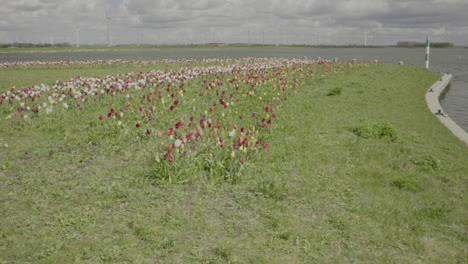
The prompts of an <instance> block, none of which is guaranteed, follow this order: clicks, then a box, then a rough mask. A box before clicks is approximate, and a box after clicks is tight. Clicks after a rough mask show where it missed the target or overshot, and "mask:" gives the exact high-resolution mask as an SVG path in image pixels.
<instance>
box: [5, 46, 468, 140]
mask: <svg viewBox="0 0 468 264" xmlns="http://www.w3.org/2000/svg"><path fill="white" fill-rule="evenodd" d="M424 54H425V49H424V48H366V49H361V48H355V49H354V48H346V49H338V48H337V49H334V48H333V49H325V48H324V49H312V48H237V49H224V48H219V49H173V50H170V49H162V50H127V51H92V52H91V51H84V52H47V53H40V52H37V53H0V62H7V61H8V62H12V61H34V60H43V61H57V60H109V59H123V60H138V59H157V58H170V59H179V58H215V57H234V58H240V57H284V58H291V57H304V56H306V57H308V58H317V57H321V58H323V59H334V58H338V59H339V60H340V61H351V60H352V59H357V60H358V61H373V60H378V61H379V62H380V63H388V64H397V63H398V62H400V61H403V62H404V64H406V65H413V66H418V67H424ZM430 69H431V70H432V71H434V72H450V73H452V74H453V76H454V78H453V80H452V83H451V85H450V88H449V89H448V90H447V92H446V93H445V94H444V95H443V96H442V97H441V104H442V107H443V108H444V110H445V112H446V113H447V114H448V115H449V116H450V117H451V118H452V119H453V120H454V121H455V122H457V123H458V124H459V125H460V126H461V127H462V128H463V129H464V130H465V131H468V49H463V48H454V49H431V60H430Z"/></svg>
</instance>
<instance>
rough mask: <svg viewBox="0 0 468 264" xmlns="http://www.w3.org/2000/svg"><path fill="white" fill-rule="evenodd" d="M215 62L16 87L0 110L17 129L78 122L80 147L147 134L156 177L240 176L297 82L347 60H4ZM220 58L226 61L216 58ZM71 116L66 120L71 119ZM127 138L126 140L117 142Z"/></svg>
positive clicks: (332, 69)
mask: <svg viewBox="0 0 468 264" xmlns="http://www.w3.org/2000/svg"><path fill="white" fill-rule="evenodd" d="M161 62H164V63H193V62H195V63H200V62H201V63H205V64H206V63H217V64H218V65H215V66H206V67H185V68H180V69H176V70H165V71H151V72H146V73H143V72H137V73H136V72H131V73H127V74H119V75H107V76H94V77H81V76H76V77H74V78H72V79H71V80H68V81H59V80H57V81H56V82H55V83H54V84H53V85H46V84H38V85H34V86H31V87H21V88H11V89H10V90H8V91H6V92H4V93H2V94H1V95H0V114H2V115H3V116H4V118H6V119H8V123H9V127H10V128H11V129H12V130H13V131H14V130H15V129H16V130H21V129H28V128H35V129H44V128H45V127H47V128H50V127H53V126H54V124H55V123H57V122H59V120H66V122H67V123H70V124H74V125H79V126H80V131H82V132H83V131H84V133H83V134H82V136H81V137H80V138H79V139H77V140H80V141H82V145H84V144H91V145H100V146H101V145H105V146H109V145H115V144H116V143H117V142H126V144H132V143H141V142H144V144H145V146H147V147H148V146H151V147H150V149H151V153H152V159H153V162H152V170H151V172H150V174H151V176H152V177H155V178H158V179H164V180H169V181H170V182H180V181H186V180H188V179H190V178H191V177H192V174H193V171H194V169H195V171H205V172H207V173H208V174H209V175H211V176H213V177H222V178H223V179H227V180H235V181H236V180H238V177H240V175H241V173H240V172H241V170H242V168H243V167H244V166H245V164H246V163H248V162H249V160H250V159H255V158H256V156H257V153H258V152H259V151H263V150H264V149H267V148H268V146H269V141H268V139H269V138H270V137H272V136H274V134H275V127H276V126H277V125H278V124H277V123H278V121H277V119H278V116H280V115H281V108H282V107H285V105H287V99H288V96H289V95H290V94H291V93H294V92H295V91H296V90H297V89H299V88H300V89H306V88H307V85H306V82H305V81H304V80H307V81H310V80H313V78H314V76H315V77H317V76H318V77H321V76H323V75H325V74H327V73H330V72H335V71H336V70H337V69H339V68H341V67H351V66H352V65H353V64H347V65H344V64H337V63H334V62H332V61H324V60H319V61H315V60H308V59H298V58H295V59H271V58H245V59H205V60H164V61H132V62H126V61H92V62H90V61H86V62H79V61H78V62H75V61H62V62H26V63H4V64H2V66H3V67H12V66H16V67H18V66H19V67H35V66H43V65H52V66H54V65H82V64H120V63H147V64H155V63H161ZM219 64H220V65H219ZM67 119H68V120H67ZM119 144H121V143H119Z"/></svg>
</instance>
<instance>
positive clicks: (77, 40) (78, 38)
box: [75, 27, 80, 48]
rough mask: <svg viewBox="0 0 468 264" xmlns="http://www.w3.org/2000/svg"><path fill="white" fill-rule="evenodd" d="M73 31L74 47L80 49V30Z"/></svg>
mask: <svg viewBox="0 0 468 264" xmlns="http://www.w3.org/2000/svg"><path fill="white" fill-rule="evenodd" d="M75 31H76V47H77V48H79V47H80V28H79V27H77V28H76V29H75Z"/></svg>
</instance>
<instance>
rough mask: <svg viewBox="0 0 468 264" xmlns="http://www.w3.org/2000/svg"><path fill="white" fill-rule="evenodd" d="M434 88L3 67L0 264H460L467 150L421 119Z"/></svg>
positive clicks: (326, 72) (299, 66) (426, 80)
mask: <svg viewBox="0 0 468 264" xmlns="http://www.w3.org/2000/svg"><path fill="white" fill-rule="evenodd" d="M438 78H439V75H438V74H435V73H432V72H429V71H427V70H424V69H419V68H415V67H410V66H399V65H381V64H375V63H368V62H342V63H339V62H334V61H328V60H321V59H319V60H314V59H307V58H222V59H178V60H169V59H158V60H134V61H125V60H111V61H99V60H96V61H53V62H49V61H31V62H5V63H0V204H1V208H2V213H1V214H0V221H1V223H2V224H1V225H0V263H75V262H76V263H387V262H392V263H393V262H394V263H418V262H420V263H442V262H443V263H462V262H463V260H465V259H466V258H467V257H468V255H467V253H466V246H467V243H468V242H467V241H468V240H467V232H466V224H467V218H466V213H465V212H466V210H467V209H468V208H467V204H468V198H467V195H466V194H465V190H466V187H467V186H466V182H467V181H466V180H467V178H466V175H468V167H467V165H466V160H467V157H468V150H467V149H466V146H464V145H463V143H461V142H459V141H458V140H457V139H456V138H455V137H453V136H452V135H451V134H450V132H448V131H447V130H446V129H445V128H444V127H443V126H442V125H441V124H440V123H439V122H438V120H437V119H436V118H435V117H434V116H433V114H432V113H430V112H429V111H428V110H427V109H426V106H425V102H424V93H425V92H426V90H427V88H428V87H430V85H431V84H432V83H433V82H435V81H436V80H437V79H438ZM428 142H430V144H428Z"/></svg>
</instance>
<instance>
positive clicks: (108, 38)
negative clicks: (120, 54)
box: [106, 12, 111, 47]
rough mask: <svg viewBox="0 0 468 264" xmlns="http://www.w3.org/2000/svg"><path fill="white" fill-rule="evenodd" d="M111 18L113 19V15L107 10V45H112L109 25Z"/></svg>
mask: <svg viewBox="0 0 468 264" xmlns="http://www.w3.org/2000/svg"><path fill="white" fill-rule="evenodd" d="M110 20H111V17H110V16H109V15H107V12H106V25H107V47H110V46H111V43H110V35H109V34H110V32H109V26H110Z"/></svg>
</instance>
